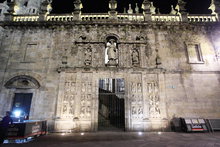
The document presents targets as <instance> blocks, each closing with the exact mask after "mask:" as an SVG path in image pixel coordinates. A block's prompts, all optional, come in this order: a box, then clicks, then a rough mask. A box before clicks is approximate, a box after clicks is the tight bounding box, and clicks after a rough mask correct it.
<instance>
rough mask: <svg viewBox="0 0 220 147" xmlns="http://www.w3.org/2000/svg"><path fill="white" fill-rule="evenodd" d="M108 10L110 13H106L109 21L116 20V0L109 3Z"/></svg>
mask: <svg viewBox="0 0 220 147" xmlns="http://www.w3.org/2000/svg"><path fill="white" fill-rule="evenodd" d="M109 9H110V11H109V12H108V14H109V18H110V20H117V14H118V12H117V11H116V9H117V1H116V0H110V1H109Z"/></svg>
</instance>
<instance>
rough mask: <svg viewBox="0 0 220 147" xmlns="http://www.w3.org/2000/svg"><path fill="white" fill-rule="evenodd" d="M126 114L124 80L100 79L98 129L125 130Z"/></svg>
mask: <svg viewBox="0 0 220 147" xmlns="http://www.w3.org/2000/svg"><path fill="white" fill-rule="evenodd" d="M124 114H125V112H124V80H123V79H102V80H100V82H99V118H98V119H99V120H98V123H99V124H98V129H99V130H124V129H125V116H124Z"/></svg>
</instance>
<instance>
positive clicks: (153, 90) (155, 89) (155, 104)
mask: <svg viewBox="0 0 220 147" xmlns="http://www.w3.org/2000/svg"><path fill="white" fill-rule="evenodd" d="M147 88H148V98H149V113H150V118H160V114H161V112H160V106H159V105H160V97H159V86H158V82H156V81H152V82H148V83H147Z"/></svg>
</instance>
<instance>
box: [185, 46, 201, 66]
mask: <svg viewBox="0 0 220 147" xmlns="http://www.w3.org/2000/svg"><path fill="white" fill-rule="evenodd" d="M187 54H188V62H189V63H191V64H193V63H195V64H198V63H204V60H203V57H202V51H201V48H200V45H199V44H196V43H189V44H187Z"/></svg>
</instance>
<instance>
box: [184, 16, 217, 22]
mask: <svg viewBox="0 0 220 147" xmlns="http://www.w3.org/2000/svg"><path fill="white" fill-rule="evenodd" d="M188 21H189V22H216V21H218V17H217V16H216V15H188Z"/></svg>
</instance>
